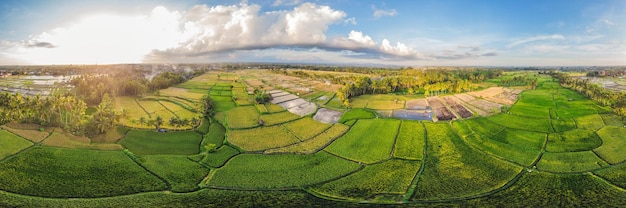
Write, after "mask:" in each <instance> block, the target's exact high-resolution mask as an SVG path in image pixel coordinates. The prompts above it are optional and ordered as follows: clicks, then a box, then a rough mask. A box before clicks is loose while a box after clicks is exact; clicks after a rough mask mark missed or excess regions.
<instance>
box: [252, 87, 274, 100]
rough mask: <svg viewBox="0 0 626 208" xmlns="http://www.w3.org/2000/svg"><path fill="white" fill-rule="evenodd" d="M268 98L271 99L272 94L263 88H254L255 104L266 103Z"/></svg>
mask: <svg viewBox="0 0 626 208" xmlns="http://www.w3.org/2000/svg"><path fill="white" fill-rule="evenodd" d="M270 99H272V96H271V95H270V94H269V93H267V92H266V91H265V90H260V89H258V88H254V101H256V103H257V104H264V103H267V102H269V101H270Z"/></svg>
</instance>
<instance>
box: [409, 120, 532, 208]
mask: <svg viewBox="0 0 626 208" xmlns="http://www.w3.org/2000/svg"><path fill="white" fill-rule="evenodd" d="M425 126H426V133H427V136H428V149H427V155H428V157H427V158H426V159H425V160H424V172H423V173H422V175H421V176H420V178H419V181H418V183H417V189H416V192H415V195H414V199H418V200H424V199H445V198H449V197H462V196H470V195H475V194H478V193H484V192H487V191H489V190H493V189H495V188H498V187H500V186H502V185H504V184H505V183H506V182H508V181H509V180H511V179H513V177H514V176H515V175H516V174H517V173H518V172H519V171H520V168H518V167H515V166H512V165H510V164H508V163H505V162H502V161H499V160H495V159H493V158H489V157H488V156H486V155H484V154H480V153H478V152H476V151H474V150H472V149H471V148H470V147H469V146H467V144H465V143H464V142H463V141H462V140H461V138H459V137H458V136H457V135H456V134H455V133H454V131H453V130H452V128H451V127H450V125H448V124H447V123H425Z"/></svg>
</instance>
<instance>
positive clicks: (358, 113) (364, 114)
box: [339, 108, 376, 123]
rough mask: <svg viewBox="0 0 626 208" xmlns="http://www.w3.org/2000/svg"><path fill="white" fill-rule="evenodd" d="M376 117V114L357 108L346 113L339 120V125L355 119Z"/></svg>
mask: <svg viewBox="0 0 626 208" xmlns="http://www.w3.org/2000/svg"><path fill="white" fill-rule="evenodd" d="M375 117H376V114H375V113H374V112H372V111H368V110H365V109H362V108H357V109H352V110H350V111H348V112H346V113H344V114H343V115H342V116H341V118H340V119H339V123H345V122H346V121H349V120H354V119H370V118H375Z"/></svg>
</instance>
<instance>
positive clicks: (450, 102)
mask: <svg viewBox="0 0 626 208" xmlns="http://www.w3.org/2000/svg"><path fill="white" fill-rule="evenodd" d="M443 100H445V101H446V103H447V104H448V106H450V107H451V108H452V110H454V111H456V113H457V114H459V116H461V117H462V118H469V117H472V115H474V113H472V112H470V111H469V110H467V109H466V108H465V107H464V106H462V105H461V104H459V103H457V102H456V101H455V100H454V99H452V96H446V97H443Z"/></svg>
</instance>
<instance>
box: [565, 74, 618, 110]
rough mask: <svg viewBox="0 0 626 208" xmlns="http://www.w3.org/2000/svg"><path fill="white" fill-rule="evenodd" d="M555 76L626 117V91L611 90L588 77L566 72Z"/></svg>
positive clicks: (568, 85) (568, 86)
mask: <svg viewBox="0 0 626 208" xmlns="http://www.w3.org/2000/svg"><path fill="white" fill-rule="evenodd" d="M553 76H554V77H556V78H558V79H559V83H560V84H561V85H562V86H564V87H567V88H570V89H572V90H575V91H577V92H579V93H581V94H583V95H585V96H587V97H589V98H590V99H592V100H595V101H596V102H598V103H600V104H602V105H604V106H610V107H611V108H612V109H613V112H615V114H617V115H620V116H624V117H626V93H625V92H614V91H610V90H607V89H605V88H603V87H601V86H599V85H597V84H593V83H590V82H589V80H588V79H577V78H573V77H570V76H568V75H567V74H564V73H555V74H553Z"/></svg>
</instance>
